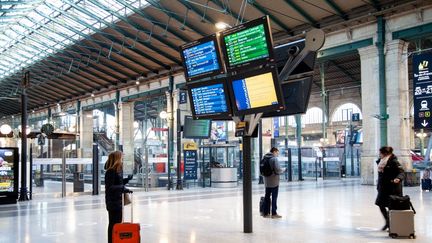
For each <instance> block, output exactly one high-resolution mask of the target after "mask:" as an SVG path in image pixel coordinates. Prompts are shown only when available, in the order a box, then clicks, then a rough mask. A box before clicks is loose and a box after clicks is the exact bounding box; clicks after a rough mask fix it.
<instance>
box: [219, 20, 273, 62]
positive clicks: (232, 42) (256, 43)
mask: <svg viewBox="0 0 432 243" xmlns="http://www.w3.org/2000/svg"><path fill="white" fill-rule="evenodd" d="M224 41H225V46H226V52H227V55H228V62H229V63H228V64H229V66H235V65H239V64H242V63H246V62H250V61H254V60H258V59H262V58H267V57H269V47H268V44H267V43H268V42H267V39H266V33H265V28H264V24H260V25H257V26H254V27H251V28H247V29H244V30H241V31H239V32H236V33H233V34H230V35H227V36H225V37H224Z"/></svg>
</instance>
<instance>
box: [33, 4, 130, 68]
mask: <svg viewBox="0 0 432 243" xmlns="http://www.w3.org/2000/svg"><path fill="white" fill-rule="evenodd" d="M36 13H38V14H39V15H40V16H42V17H44V18H47V19H50V20H51V21H53V22H55V23H57V24H59V25H62V26H66V23H61V22H59V21H58V20H57V19H55V18H52V17H50V16H47V15H45V14H43V13H41V12H39V11H36ZM69 30H71V31H72V32H74V33H76V34H78V35H80V36H82V37H84V38H85V40H86V41H94V42H93V45H99V46H102V47H105V48H107V46H106V44H105V43H100V44H96V42H100V41H98V40H95V39H94V38H92V37H91V36H89V35H86V34H83V33H82V32H80V31H78V30H75V29H73V28H69ZM107 49H110V47H109V46H108V48H107ZM118 65H120V63H118ZM122 68H124V69H126V70H128V69H129V68H128V67H126V66H124V65H122ZM132 72H134V71H132ZM126 76H129V75H126Z"/></svg>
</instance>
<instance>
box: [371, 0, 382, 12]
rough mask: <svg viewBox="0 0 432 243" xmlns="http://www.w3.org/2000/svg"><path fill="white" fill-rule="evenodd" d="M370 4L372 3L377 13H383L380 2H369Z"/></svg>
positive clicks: (372, 0)
mask: <svg viewBox="0 0 432 243" xmlns="http://www.w3.org/2000/svg"><path fill="white" fill-rule="evenodd" d="M369 2H370V3H372V6H374V8H375V9H376V10H377V11H381V3H380V1H379V0H369Z"/></svg>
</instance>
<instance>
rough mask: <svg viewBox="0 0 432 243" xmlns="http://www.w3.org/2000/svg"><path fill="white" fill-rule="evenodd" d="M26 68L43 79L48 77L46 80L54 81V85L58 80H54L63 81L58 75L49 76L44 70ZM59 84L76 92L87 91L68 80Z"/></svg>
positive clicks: (82, 92) (83, 92)
mask: <svg viewBox="0 0 432 243" xmlns="http://www.w3.org/2000/svg"><path fill="white" fill-rule="evenodd" d="M28 70H29V71H30V72H32V73H34V74H36V75H38V76H40V77H42V78H44V79H48V82H49V81H51V82H52V83H54V86H56V85H55V84H56V83H59V82H56V81H63V80H61V79H60V78H59V77H52V76H51V77H50V76H47V75H46V73H45V72H41V71H40V70H39V69H28ZM60 85H63V86H65V87H66V88H68V89H70V90H72V91H74V92H75V93H76V94H85V93H86V92H87V91H86V90H85V89H83V88H80V87H78V86H75V85H73V84H71V83H69V82H61V84H60ZM57 87H58V86H57Z"/></svg>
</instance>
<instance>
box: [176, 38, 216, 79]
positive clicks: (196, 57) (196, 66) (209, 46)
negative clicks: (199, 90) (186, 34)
mask: <svg viewBox="0 0 432 243" xmlns="http://www.w3.org/2000/svg"><path fill="white" fill-rule="evenodd" d="M183 56H184V60H185V67H186V70H187V74H188V76H189V77H194V76H197V75H200V74H205V73H209V72H212V71H215V70H219V69H220V64H219V62H218V53H217V50H216V46H215V42H214V41H213V40H211V41H208V42H204V43H202V44H199V45H196V46H193V47H190V48H187V49H185V50H183Z"/></svg>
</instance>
